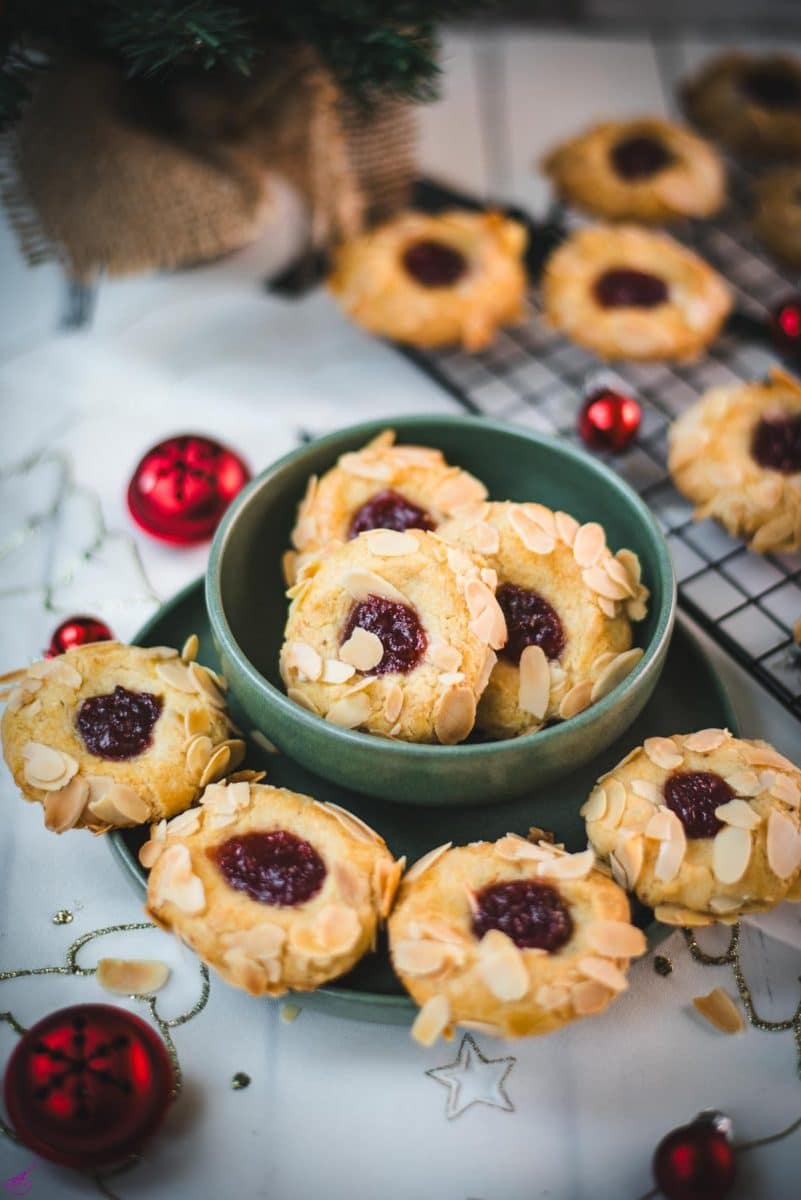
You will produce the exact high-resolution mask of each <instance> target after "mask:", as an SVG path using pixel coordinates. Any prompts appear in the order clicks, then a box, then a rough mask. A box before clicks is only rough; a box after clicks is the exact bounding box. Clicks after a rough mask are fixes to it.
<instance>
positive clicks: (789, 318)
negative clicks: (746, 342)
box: [770, 295, 801, 358]
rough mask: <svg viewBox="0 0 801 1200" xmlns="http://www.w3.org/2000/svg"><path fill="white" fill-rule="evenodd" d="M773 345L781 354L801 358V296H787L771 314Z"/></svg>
mask: <svg viewBox="0 0 801 1200" xmlns="http://www.w3.org/2000/svg"><path fill="white" fill-rule="evenodd" d="M770 331H771V336H772V338H773V343H774V345H775V346H776V349H777V350H779V352H780V353H781V354H784V355H787V356H788V357H791V358H801V295H795V296H786V297H785V299H784V300H782V301H780V303H779V304H777V305H776V307H775V308H774V309H773V310H772V312H771V314H770Z"/></svg>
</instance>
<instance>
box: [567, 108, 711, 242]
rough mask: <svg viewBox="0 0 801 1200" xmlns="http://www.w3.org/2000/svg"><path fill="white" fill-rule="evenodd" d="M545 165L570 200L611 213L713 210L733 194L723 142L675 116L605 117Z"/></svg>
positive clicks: (612, 216) (676, 214) (672, 214)
mask: <svg viewBox="0 0 801 1200" xmlns="http://www.w3.org/2000/svg"><path fill="white" fill-rule="evenodd" d="M543 167H544V170H545V173H546V174H547V175H549V176H550V178H551V180H552V182H553V185H554V187H555V189H556V191H557V193H558V194H559V196H561V197H562V199H563V200H565V201H567V203H568V204H573V205H575V206H576V207H577V208H581V209H583V210H584V211H585V212H588V213H590V214H591V215H592V216H595V217H600V218H602V219H607V220H610V221H620V220H631V221H647V222H649V223H654V224H657V225H658V224H662V223H664V222H668V221H675V220H676V219H678V218H682V217H709V216H712V214H713V213H716V212H717V211H718V209H719V208H720V207H721V206H722V204H723V201H724V199H725V183H726V177H725V173H724V170H723V164H722V162H721V160H720V157H719V155H718V153H717V151H716V150H714V149H713V148H712V146H710V145H709V144H708V143H707V142H705V141H704V140H703V138H700V137H698V136H697V134H694V133H692V132H691V131H690V130H689V129H685V128H684V127H683V126H682V125H678V124H676V122H674V121H665V120H663V119H661V118H658V117H645V118H639V119H637V120H629V121H604V122H602V123H600V124H598V125H593V126H592V127H591V128H590V129H587V130H585V132H583V133H580V134H579V135H578V136H577V137H574V138H570V139H569V140H568V141H566V142H563V143H562V144H561V145H559V146H557V147H556V149H554V150H552V151H551V153H550V154H549V155H548V156H547V157H546V159H545V161H544V163H543Z"/></svg>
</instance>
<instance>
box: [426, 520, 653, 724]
mask: <svg viewBox="0 0 801 1200" xmlns="http://www.w3.org/2000/svg"><path fill="white" fill-rule="evenodd" d="M440 535H441V537H442V538H444V539H446V540H448V541H453V542H455V543H457V544H458V545H460V546H462V547H464V548H465V549H467V550H469V551H471V552H473V553H474V554H477V555H481V557H482V558H483V559H484V561H485V562H486V563H487V565H488V566H489V567H491V568H492V570H494V571H495V572H496V574H497V577H498V590H497V592H496V597H497V600H498V603H499V604H500V607H501V610H502V612H503V615H504V617H505V620H506V629H507V634H508V637H507V641H506V644H505V645H504V646H503V647H501V649H500V650H499V652H498V662H497V663H496V665H495V667H494V668H493V671H492V674H491V675H490V680H489V683H488V684H487V688H486V690H485V691H484V694H483V695H482V697H481V700H480V702H479V707H478V717H477V724H478V726H479V728H480V729H482V730H483V731H484V732H485V733H487V734H489V735H490V736H491V737H495V738H506V737H514V736H516V735H518V734H521V733H529V732H531V731H532V730H536V729H540V728H541V727H542V726H543V725H544V724H545V722H546V721H553V720H559V719H561V720H566V719H567V718H568V717H572V716H575V715H576V714H577V713H579V712H582V711H583V710H584V709H585V708H587V707H588V706H589V705H590V704H593V703H595V701H596V700H600V699H601V697H602V696H605V695H606V694H607V693H608V692H610V691H611V690H612V688H613V687H615V686H616V685H617V684H618V683H619V682H620V681H621V680H622V679H624V678H625V676H626V675H627V674H628V673H629V671H631V670H632V669H633V668H634V667H635V666H636V664H637V663H638V662H639V660H640V658H642V653H643V652H642V650H640V649H639V648H636V647H635V648H634V649H632V647H631V640H632V639H631V624H630V622H631V621H632V620H641V619H642V618H643V617H644V616H645V615H646V612H647V609H646V600H647V598H648V594H649V593H648V589H647V588H646V587H645V586H644V585H643V584H642V583H641V582H640V564H639V560H638V559H637V556H636V554H633V553H632V552H631V551H630V550H621V551H619V552H618V554H617V555H616V556H615V555H613V554H612V552H611V550H610V549H609V547H608V546H607V544H606V534H605V533H604V530H603V529H602V528H601V526H600V525H598V524H596V523H595V522H589V523H587V524H585V525H580V524H579V522H578V521H576V520H575V519H574V518H573V517H571V516H570V515H569V514H568V513H564V512H552V511H551V509H549V508H546V507H545V505H543V504H514V503H511V502H509V501H505V502H492V503H484V504H476V505H472V506H471V508H470V510H469V511H467V512H465V511H463V512H462V513H461V514H460V515H459V516H458V517H455V518H454V519H453V520H451V521H448V522H447V523H446V524H445V525H443V526H442V527H441V529H440Z"/></svg>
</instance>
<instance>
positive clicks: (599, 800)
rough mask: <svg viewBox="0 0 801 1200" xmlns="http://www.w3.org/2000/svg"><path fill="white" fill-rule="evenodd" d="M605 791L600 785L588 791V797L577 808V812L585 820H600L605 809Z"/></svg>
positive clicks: (604, 813)
mask: <svg viewBox="0 0 801 1200" xmlns="http://www.w3.org/2000/svg"><path fill="white" fill-rule="evenodd" d="M607 803H608V802H607V799H606V792H605V791H604V789H603V788H602V787H596V788H594V789H593V791H592V792H590V795H589V799H588V800H586V801H585V802H584V804H583V805H582V807H581V808H580V809H579V814H580V815H581V816H582V817H583V818H584V820H585V821H602V820H603V818H604V816H605V815H606V809H607Z"/></svg>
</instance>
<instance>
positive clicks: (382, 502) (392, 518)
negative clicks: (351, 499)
mask: <svg viewBox="0 0 801 1200" xmlns="http://www.w3.org/2000/svg"><path fill="white" fill-rule="evenodd" d="M368 529H395V530H397V532H398V533H403V531H404V530H405V529H428V530H431V529H436V524H435V522H434V521H433V520H432V519H431V517H430V516H429V515H428V513H427V512H426V511H425V509H424V508H420V507H419V506H418V505H417V504H412V502H411V500H407V499H406V497H405V496H401V494H400V492H393V490H392V489H391V488H387V489H386V490H385V491H383V492H376V494H375V495H374V496H371V497H370V499H369V500H368V501H367V502H366V503H365V504H363V505H362V506H361V508H359V509H357V510H356V512H355V513H354V514H353V520H352V521H351V523H350V529H349V530H348V539H349V540H350V539H351V538H355V537H358V536H359V534H360V533H365V532H366V531H367V530H368Z"/></svg>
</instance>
